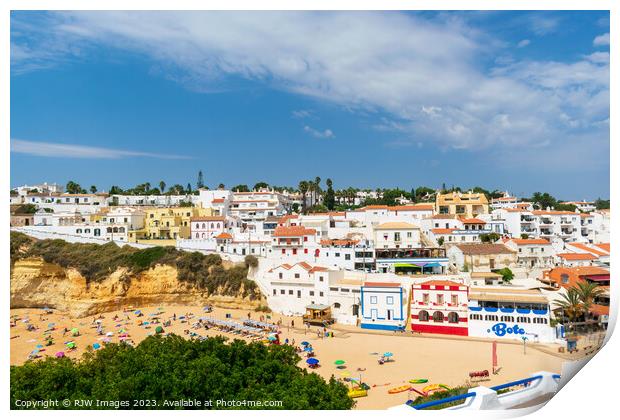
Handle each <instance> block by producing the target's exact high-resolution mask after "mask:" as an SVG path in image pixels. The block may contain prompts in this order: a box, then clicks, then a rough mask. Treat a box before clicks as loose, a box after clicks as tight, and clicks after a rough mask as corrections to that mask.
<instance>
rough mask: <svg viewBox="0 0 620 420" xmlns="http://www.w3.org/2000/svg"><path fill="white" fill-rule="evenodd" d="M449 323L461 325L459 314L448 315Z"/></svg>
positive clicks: (451, 313)
mask: <svg viewBox="0 0 620 420" xmlns="http://www.w3.org/2000/svg"><path fill="white" fill-rule="evenodd" d="M448 322H449V323H451V324H458V323H459V314H457V313H456V312H450V313H449V314H448Z"/></svg>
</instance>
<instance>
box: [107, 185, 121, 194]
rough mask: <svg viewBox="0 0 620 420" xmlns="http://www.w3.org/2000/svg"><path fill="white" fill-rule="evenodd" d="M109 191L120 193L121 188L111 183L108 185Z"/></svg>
mask: <svg viewBox="0 0 620 420" xmlns="http://www.w3.org/2000/svg"><path fill="white" fill-rule="evenodd" d="M109 193H110V195H114V194H122V193H123V190H122V189H121V188H120V187H118V186H116V185H112V186H111V187H110V192H109Z"/></svg>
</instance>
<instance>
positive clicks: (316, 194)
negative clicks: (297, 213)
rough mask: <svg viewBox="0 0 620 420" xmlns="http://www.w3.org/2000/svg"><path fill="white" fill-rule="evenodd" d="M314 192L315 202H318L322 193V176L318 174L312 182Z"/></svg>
mask: <svg viewBox="0 0 620 420" xmlns="http://www.w3.org/2000/svg"><path fill="white" fill-rule="evenodd" d="M310 182H312V181H310ZM312 192H313V195H314V204H316V203H317V202H318V201H319V195H320V194H321V177H318V176H317V177H316V178H314V182H313V183H312Z"/></svg>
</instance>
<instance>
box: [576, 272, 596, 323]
mask: <svg viewBox="0 0 620 420" xmlns="http://www.w3.org/2000/svg"><path fill="white" fill-rule="evenodd" d="M574 289H575V291H576V292H577V295H578V296H579V300H581V304H582V306H583V310H584V313H585V315H586V317H587V316H588V315H589V314H590V308H591V307H592V305H593V304H594V300H595V299H596V298H597V297H599V296H600V295H601V294H603V290H601V288H600V287H599V286H598V284H595V283H590V282H587V281H580V282H579V283H577V287H575V288H574Z"/></svg>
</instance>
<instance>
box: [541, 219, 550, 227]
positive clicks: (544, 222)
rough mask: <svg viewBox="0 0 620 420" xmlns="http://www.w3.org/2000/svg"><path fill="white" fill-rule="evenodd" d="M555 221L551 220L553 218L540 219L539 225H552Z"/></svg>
mask: <svg viewBox="0 0 620 420" xmlns="http://www.w3.org/2000/svg"><path fill="white" fill-rule="evenodd" d="M552 224H553V222H552V221H551V219H540V222H539V225H541V226H550V225H552Z"/></svg>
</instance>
